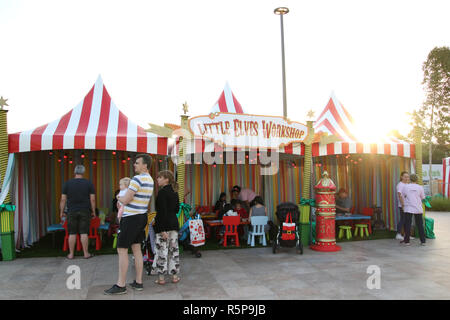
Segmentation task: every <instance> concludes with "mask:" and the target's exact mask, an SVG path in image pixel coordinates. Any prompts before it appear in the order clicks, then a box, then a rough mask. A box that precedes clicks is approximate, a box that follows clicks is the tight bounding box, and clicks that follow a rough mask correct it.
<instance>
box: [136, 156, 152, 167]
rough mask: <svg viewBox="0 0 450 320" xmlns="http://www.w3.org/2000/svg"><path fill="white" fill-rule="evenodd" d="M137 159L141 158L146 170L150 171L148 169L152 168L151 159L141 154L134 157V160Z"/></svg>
mask: <svg viewBox="0 0 450 320" xmlns="http://www.w3.org/2000/svg"><path fill="white" fill-rule="evenodd" d="M139 158H142V163H145V164H146V165H147V170H148V171H150V167H151V166H152V157H150V156H149V155H148V154H145V153H141V154H138V155H137V156H136V160H137V159H139Z"/></svg>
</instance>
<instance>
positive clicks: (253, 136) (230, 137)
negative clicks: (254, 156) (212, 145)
mask: <svg viewBox="0 0 450 320" xmlns="http://www.w3.org/2000/svg"><path fill="white" fill-rule="evenodd" d="M189 129H190V130H191V133H192V134H193V135H194V136H195V137H200V138H206V139H210V140H213V141H214V142H216V143H218V144H222V145H223V146H225V147H252V148H256V147H258V148H278V147H280V146H282V145H288V144H290V143H294V142H302V141H303V140H304V139H305V138H306V136H307V135H308V127H307V126H306V125H304V124H301V123H299V122H294V121H289V120H286V119H284V118H283V117H274V116H258V115H250V114H236V113H225V112H218V113H211V114H210V115H209V116H198V117H193V118H191V119H189Z"/></svg>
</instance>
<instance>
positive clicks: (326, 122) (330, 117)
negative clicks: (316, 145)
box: [314, 93, 358, 142]
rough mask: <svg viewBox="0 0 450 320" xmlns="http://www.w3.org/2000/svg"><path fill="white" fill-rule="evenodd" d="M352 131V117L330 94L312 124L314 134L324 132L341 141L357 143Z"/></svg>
mask: <svg viewBox="0 0 450 320" xmlns="http://www.w3.org/2000/svg"><path fill="white" fill-rule="evenodd" d="M354 131H355V130H354V120H353V118H352V116H351V115H350V113H349V112H348V111H347V110H346V109H345V108H344V106H343V105H342V104H341V103H340V102H339V101H338V100H337V99H336V96H335V95H334V93H332V94H331V97H330V100H328V104H327V105H326V107H325V109H324V110H323V111H322V113H321V114H320V116H319V117H318V118H317V120H316V122H315V124H314V132H326V133H328V134H329V135H335V136H336V137H338V138H339V139H341V140H342V141H345V142H354V141H358V139H357V138H356V137H355V135H354Z"/></svg>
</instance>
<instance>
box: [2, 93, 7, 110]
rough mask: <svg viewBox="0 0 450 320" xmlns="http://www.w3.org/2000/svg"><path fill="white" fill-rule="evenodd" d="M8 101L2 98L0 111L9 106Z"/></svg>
mask: <svg viewBox="0 0 450 320" xmlns="http://www.w3.org/2000/svg"><path fill="white" fill-rule="evenodd" d="M6 101H8V99H3V96H2V97H0V109H1V110H3V107H4V106H8V104H7V103H6Z"/></svg>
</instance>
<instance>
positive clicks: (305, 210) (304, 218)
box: [300, 121, 314, 244]
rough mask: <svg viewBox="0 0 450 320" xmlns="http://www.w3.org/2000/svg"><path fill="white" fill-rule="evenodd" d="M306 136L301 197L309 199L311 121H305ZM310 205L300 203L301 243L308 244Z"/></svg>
mask: <svg viewBox="0 0 450 320" xmlns="http://www.w3.org/2000/svg"><path fill="white" fill-rule="evenodd" d="M306 125H307V127H308V137H307V138H306V139H305V141H304V144H305V161H304V168H303V186H302V198H303V199H309V197H310V194H311V169H312V140H313V137H314V128H313V121H307V122H306ZM310 210H311V207H310V206H309V205H300V228H301V229H300V234H301V239H302V243H303V244H309V239H310V231H311V230H310V229H311V228H310V221H309V213H310Z"/></svg>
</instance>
